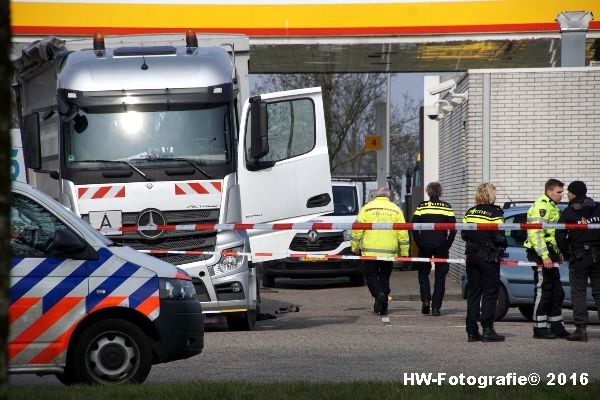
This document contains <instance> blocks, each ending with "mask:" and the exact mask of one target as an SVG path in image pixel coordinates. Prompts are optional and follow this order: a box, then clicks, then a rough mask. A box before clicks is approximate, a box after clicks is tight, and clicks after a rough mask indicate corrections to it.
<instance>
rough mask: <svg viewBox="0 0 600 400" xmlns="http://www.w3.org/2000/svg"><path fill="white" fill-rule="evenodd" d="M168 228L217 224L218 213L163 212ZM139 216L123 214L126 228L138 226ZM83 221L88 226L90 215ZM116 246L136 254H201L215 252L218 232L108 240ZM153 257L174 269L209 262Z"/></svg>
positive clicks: (175, 256)
mask: <svg viewBox="0 0 600 400" xmlns="http://www.w3.org/2000/svg"><path fill="white" fill-rule="evenodd" d="M161 214H162V215H163V217H164V219H165V225H174V224H201V223H202V224H216V223H218V221H219V210H218V209H214V210H178V211H161ZM139 215H140V213H137V212H136V213H123V215H122V218H123V226H124V227H126V226H136V225H137V220H138V216H139ZM82 218H83V219H84V220H86V221H87V222H89V217H88V216H87V215H82ZM109 239H111V240H112V241H113V242H115V243H119V244H121V245H123V246H129V247H131V248H133V249H136V250H180V251H181V250H200V251H214V250H215V244H216V241H217V232H216V231H214V230H213V231H165V232H163V233H162V235H160V237H158V238H156V239H148V238H145V237H143V236H142V235H141V234H140V233H139V232H123V235H120V236H109ZM153 256H154V257H156V258H159V259H161V260H163V261H166V262H168V263H171V264H174V265H181V264H187V263H192V262H195V261H202V260H206V259H209V258H210V257H211V256H210V255H188V254H164V255H163V254H158V255H157V254H153Z"/></svg>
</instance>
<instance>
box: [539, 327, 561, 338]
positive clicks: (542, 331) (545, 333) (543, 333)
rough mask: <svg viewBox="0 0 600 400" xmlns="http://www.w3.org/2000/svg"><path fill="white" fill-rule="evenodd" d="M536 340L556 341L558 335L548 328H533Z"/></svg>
mask: <svg viewBox="0 0 600 400" xmlns="http://www.w3.org/2000/svg"><path fill="white" fill-rule="evenodd" d="M533 338H534V339H556V335H555V334H554V333H552V332H551V331H550V329H548V328H533Z"/></svg>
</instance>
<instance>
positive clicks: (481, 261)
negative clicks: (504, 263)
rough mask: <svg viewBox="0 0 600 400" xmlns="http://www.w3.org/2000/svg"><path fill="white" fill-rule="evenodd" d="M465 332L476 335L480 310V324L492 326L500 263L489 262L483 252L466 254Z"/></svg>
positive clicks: (485, 326) (484, 326)
mask: <svg viewBox="0 0 600 400" xmlns="http://www.w3.org/2000/svg"><path fill="white" fill-rule="evenodd" d="M466 261H467V284H468V285H469V297H467V319H466V325H467V334H469V335H476V334H477V333H478V331H479V329H478V328H477V317H478V316H479V312H480V310H481V326H482V327H483V328H487V327H490V326H493V323H494V314H495V313H496V302H497V301H498V287H499V285H500V263H497V262H490V261H489V260H488V255H487V254H486V253H483V252H476V253H471V254H467V260H466Z"/></svg>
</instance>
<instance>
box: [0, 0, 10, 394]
mask: <svg viewBox="0 0 600 400" xmlns="http://www.w3.org/2000/svg"><path fill="white" fill-rule="evenodd" d="M8 3H9V2H8V1H7V0H4V1H2V2H0V166H1V167H0V399H6V398H7V393H8V377H7V373H8V358H7V346H8V274H9V268H8V265H9V261H10V248H9V242H8V235H9V229H10V223H9V222H10V221H9V215H10V170H9V168H10V149H11V145H10V131H9V126H10V115H11V106H10V104H11V102H10V98H11V96H10V79H11V77H12V66H11V63H10V48H11V36H10V13H9V11H10V10H9V6H8Z"/></svg>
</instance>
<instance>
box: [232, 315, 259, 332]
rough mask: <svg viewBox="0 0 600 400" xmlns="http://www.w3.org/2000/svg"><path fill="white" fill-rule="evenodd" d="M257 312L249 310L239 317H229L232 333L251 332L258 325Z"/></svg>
mask: <svg viewBox="0 0 600 400" xmlns="http://www.w3.org/2000/svg"><path fill="white" fill-rule="evenodd" d="M257 315H258V311H257V310H248V311H246V312H244V313H240V314H239V315H228V316H227V326H228V327H229V330H231V331H251V330H253V329H254V327H255V325H256V316H257Z"/></svg>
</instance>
